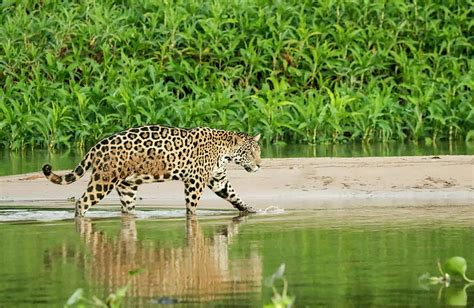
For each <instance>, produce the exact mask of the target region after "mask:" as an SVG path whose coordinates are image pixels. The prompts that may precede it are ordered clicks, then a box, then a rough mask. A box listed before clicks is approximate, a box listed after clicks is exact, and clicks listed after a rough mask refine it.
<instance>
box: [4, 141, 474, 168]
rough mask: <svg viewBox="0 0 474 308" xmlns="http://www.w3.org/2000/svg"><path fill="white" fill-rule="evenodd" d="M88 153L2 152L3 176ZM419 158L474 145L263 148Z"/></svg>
mask: <svg viewBox="0 0 474 308" xmlns="http://www.w3.org/2000/svg"><path fill="white" fill-rule="evenodd" d="M84 154H85V153H83V152H80V151H74V150H69V151H58V152H55V153H50V152H48V151H46V150H34V151H31V150H30V151H24V152H8V151H6V150H3V151H0V176H2V175H11V174H21V173H27V172H35V171H39V170H41V166H42V165H43V164H45V163H47V162H49V163H51V164H52V165H53V167H54V168H56V169H57V170H63V169H70V168H73V167H74V166H75V165H76V164H77V163H78V162H79V161H80V160H81V158H82V156H83V155H84ZM415 155H474V144H473V143H465V142H459V141H458V142H439V143H436V144H430V145H427V144H423V143H419V144H414V143H395V142H391V143H383V144H382V143H375V144H374V143H372V144H363V143H353V144H352V143H351V144H332V145H316V146H310V145H270V146H262V157H264V158H284V157H361V156H365V157H367V156H415Z"/></svg>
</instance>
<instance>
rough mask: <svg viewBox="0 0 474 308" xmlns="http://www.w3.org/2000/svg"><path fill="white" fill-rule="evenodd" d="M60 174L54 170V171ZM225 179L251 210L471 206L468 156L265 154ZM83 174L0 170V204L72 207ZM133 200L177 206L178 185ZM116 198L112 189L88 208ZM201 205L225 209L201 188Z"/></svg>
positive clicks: (144, 190)
mask: <svg viewBox="0 0 474 308" xmlns="http://www.w3.org/2000/svg"><path fill="white" fill-rule="evenodd" d="M58 173H60V172H58ZM228 174H229V180H230V182H231V183H232V185H233V186H234V187H235V189H236V191H237V192H238V193H239V194H240V195H241V196H242V198H243V199H244V200H245V201H246V202H247V203H249V204H251V205H252V206H254V207H256V208H258V209H265V208H267V207H270V206H276V207H279V208H282V209H315V210H316V209H327V208H330V209H336V208H338V209H339V208H341V209H344V208H355V207H367V206H371V207H391V206H392V207H393V206H395V207H413V206H417V207H419V206H450V205H452V206H456V205H458V206H466V205H473V210H474V156H473V155H466V156H439V157H438V156H435V157H433V156H410V157H369V158H287V159H264V160H263V164H262V169H261V170H259V171H258V172H256V173H247V172H246V171H244V170H241V169H238V167H237V166H232V167H231V168H230V169H229V172H228ZM89 175H90V173H87V174H86V175H85V176H84V177H83V178H82V179H80V180H79V181H78V182H76V183H74V184H71V185H67V186H60V185H55V184H53V183H50V182H48V181H47V180H46V179H45V178H43V176H42V175H41V174H40V173H39V172H37V173H28V174H22V175H14V176H4V177H0V206H8V207H19V206H27V207H45V208H51V207H53V208H69V207H70V208H72V207H73V202H72V201H71V200H72V199H71V198H78V197H80V196H81V195H82V193H83V191H84V190H85V187H86V185H87V181H88V179H89ZM138 196H139V198H140V200H139V201H138V202H137V206H138V208H140V207H143V208H145V207H150V206H151V207H154V208H184V195H183V184H182V183H181V182H167V183H159V184H158V183H156V184H145V185H141V186H140V188H139V192H138ZM107 205H109V206H110V205H114V206H118V205H119V199H118V195H117V194H116V192H115V191H114V192H113V193H111V194H110V195H109V196H107V197H106V198H105V199H104V200H103V201H102V202H101V203H100V204H99V205H98V206H96V207H95V208H98V209H105V206H107ZM200 209H220V210H226V209H229V210H230V209H232V208H231V206H230V204H228V203H227V202H226V201H224V200H222V199H220V198H219V197H217V196H216V195H215V194H214V193H213V192H212V191H210V190H209V189H206V190H205V191H204V194H203V197H202V199H201V204H200Z"/></svg>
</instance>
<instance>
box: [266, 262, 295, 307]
mask: <svg viewBox="0 0 474 308" xmlns="http://www.w3.org/2000/svg"><path fill="white" fill-rule="evenodd" d="M284 275H285V263H282V264H281V265H280V266H279V267H278V269H277V271H276V272H275V273H274V274H273V275H272V276H271V277H270V278H268V279H267V281H266V285H267V286H269V287H271V288H272V290H273V297H272V303H271V304H268V305H264V307H265V308H291V307H293V304H294V303H295V297H294V296H290V295H288V281H286V278H285V276H284ZM278 280H281V281H282V282H283V288H282V290H281V292H279V291H278V289H277V287H276V286H275V283H276V281H278Z"/></svg>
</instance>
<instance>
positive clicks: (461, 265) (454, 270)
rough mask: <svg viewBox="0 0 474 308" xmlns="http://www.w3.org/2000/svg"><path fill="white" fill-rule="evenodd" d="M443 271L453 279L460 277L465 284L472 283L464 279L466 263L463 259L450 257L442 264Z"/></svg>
mask: <svg viewBox="0 0 474 308" xmlns="http://www.w3.org/2000/svg"><path fill="white" fill-rule="evenodd" d="M444 271H445V272H446V273H448V274H449V275H451V276H454V277H462V278H463V279H464V280H466V281H467V282H474V280H470V279H469V278H467V277H466V271H467V262H466V259H464V258H463V257H452V258H450V259H448V260H447V261H446V263H445V264H444Z"/></svg>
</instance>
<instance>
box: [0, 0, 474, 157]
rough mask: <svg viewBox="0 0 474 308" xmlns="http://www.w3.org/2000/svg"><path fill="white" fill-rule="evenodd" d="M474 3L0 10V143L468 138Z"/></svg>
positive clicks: (232, 1) (58, 5)
mask: <svg viewBox="0 0 474 308" xmlns="http://www.w3.org/2000/svg"><path fill="white" fill-rule="evenodd" d="M472 4H473V3H472V1H462V0H460V1H453V0H450V1H441V0H437V1H414V2H407V1H400V0H394V1H381V0H378V1H355V0H352V1H349V0H345V1H332V0H321V1H308V0H306V1H304V0H303V1H301V0H282V1H263V0H254V1H242V0H219V1H218V0H214V1H209V0H206V1H198V0H177V1H166V0H165V1H152V0H148V1H147V0H143V1H111V0H109V1H107V0H106V1H92V0H90V1H80V2H76V1H71V2H63V1H53V0H51V1H48V0H45V1H26V0H25V1H4V2H3V4H1V6H0V10H1V11H0V12H1V13H0V41H1V42H2V44H1V48H0V142H1V144H2V145H3V146H5V147H9V148H11V149H22V148H25V147H30V146H31V147H48V148H57V147H72V146H79V147H83V146H84V145H86V143H90V142H94V141H96V140H97V139H99V138H101V137H103V136H104V135H107V134H110V133H113V132H115V131H117V130H120V129H123V128H127V127H130V126H135V125H142V124H151V123H161V124H167V125H173V126H181V127H193V126H202V125H205V126H211V127H215V128H224V129H230V130H240V131H247V132H261V133H262V134H263V136H264V138H265V140H266V141H267V142H277V141H282V142H292V143H294V142H297V143H321V142H346V141H352V140H358V141H359V140H362V141H388V140H414V141H417V140H420V139H430V140H434V141H436V140H439V139H456V138H466V139H469V138H472V136H473V135H474V133H473V130H474V104H473V94H472V93H473V88H474V69H473V66H474V60H473V59H474V53H473V43H474V36H473V33H474V31H473V26H474V22H473V19H472V16H473V5H472Z"/></svg>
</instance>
